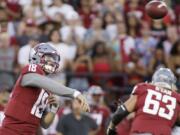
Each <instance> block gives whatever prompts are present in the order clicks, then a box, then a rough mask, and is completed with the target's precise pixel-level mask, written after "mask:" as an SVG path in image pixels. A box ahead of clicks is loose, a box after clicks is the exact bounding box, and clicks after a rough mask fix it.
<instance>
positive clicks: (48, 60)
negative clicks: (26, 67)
mask: <svg viewBox="0 0 180 135" xmlns="http://www.w3.org/2000/svg"><path fill="white" fill-rule="evenodd" d="M42 61H43V62H42V63H43V65H42V68H43V70H44V71H45V72H46V73H48V74H52V73H54V72H56V69H58V67H59V64H58V59H57V56H56V55H54V56H53V55H51V54H46V55H43V57H42Z"/></svg>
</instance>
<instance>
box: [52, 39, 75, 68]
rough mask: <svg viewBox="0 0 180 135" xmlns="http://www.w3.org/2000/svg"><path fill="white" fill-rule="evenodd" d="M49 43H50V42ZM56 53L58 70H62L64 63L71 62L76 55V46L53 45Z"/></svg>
mask: <svg viewBox="0 0 180 135" xmlns="http://www.w3.org/2000/svg"><path fill="white" fill-rule="evenodd" d="M50 43H51V42H50ZM51 45H53V46H54V47H55V48H56V49H57V51H58V53H59V54H60V58H61V60H60V70H62V69H63V68H64V64H65V61H67V60H73V59H74V57H75V55H76V50H77V46H76V45H67V44H65V43H59V44H53V43H51Z"/></svg>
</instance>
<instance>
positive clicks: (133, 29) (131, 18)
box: [127, 12, 140, 38]
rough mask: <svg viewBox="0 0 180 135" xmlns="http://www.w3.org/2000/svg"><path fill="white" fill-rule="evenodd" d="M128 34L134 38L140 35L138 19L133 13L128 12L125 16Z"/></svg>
mask: <svg viewBox="0 0 180 135" xmlns="http://www.w3.org/2000/svg"><path fill="white" fill-rule="evenodd" d="M127 28H128V30H127V31H128V35H130V36H132V37H134V38H136V37H139V36H140V32H139V28H140V20H139V18H137V17H136V15H135V13H134V12H133V13H129V14H128V16H127Z"/></svg>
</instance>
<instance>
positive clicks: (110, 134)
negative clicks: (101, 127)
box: [106, 127, 117, 135]
mask: <svg viewBox="0 0 180 135" xmlns="http://www.w3.org/2000/svg"><path fill="white" fill-rule="evenodd" d="M106 134H107V135H117V132H116V129H115V128H113V129H111V128H110V127H108V129H107V133H106Z"/></svg>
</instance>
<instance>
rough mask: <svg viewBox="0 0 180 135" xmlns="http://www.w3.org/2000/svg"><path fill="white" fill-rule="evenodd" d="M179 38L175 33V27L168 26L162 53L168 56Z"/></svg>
mask: <svg viewBox="0 0 180 135" xmlns="http://www.w3.org/2000/svg"><path fill="white" fill-rule="evenodd" d="M178 39H180V38H179V36H178V32H177V28H176V26H173V25H172V26H168V27H167V40H165V41H164V42H163V48H164V52H165V54H166V55H167V56H169V55H170V51H171V49H172V47H173V45H174V44H175V43H176V42H177V41H178Z"/></svg>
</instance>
